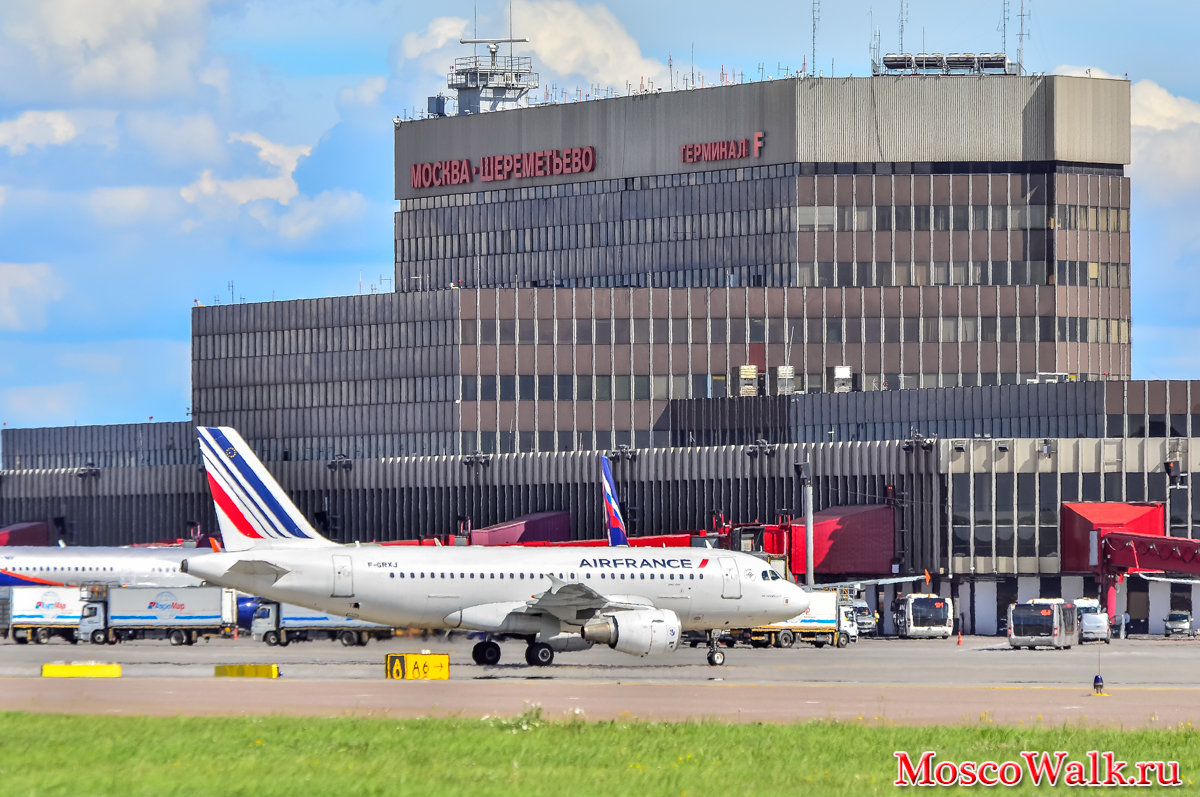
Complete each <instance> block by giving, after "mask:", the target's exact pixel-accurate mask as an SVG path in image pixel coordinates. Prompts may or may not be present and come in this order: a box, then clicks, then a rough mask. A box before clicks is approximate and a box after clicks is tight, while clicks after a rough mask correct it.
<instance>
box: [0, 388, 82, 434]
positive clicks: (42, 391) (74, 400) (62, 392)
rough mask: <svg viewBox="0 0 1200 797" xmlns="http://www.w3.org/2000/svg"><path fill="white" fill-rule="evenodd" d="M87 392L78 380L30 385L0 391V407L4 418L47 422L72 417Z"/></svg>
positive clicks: (62, 420)
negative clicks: (34, 419) (32, 419)
mask: <svg viewBox="0 0 1200 797" xmlns="http://www.w3.org/2000/svg"><path fill="white" fill-rule="evenodd" d="M87 393H88V389H87V386H86V385H84V384H83V383H82V382H70V383H66V384H58V385H30V386H27V387H10V388H7V389H6V390H0V407H2V408H3V410H4V417H6V418H14V419H17V422H18V423H19V422H20V420H21V419H24V418H36V419H37V420H36V421H34V423H40V424H47V425H48V424H49V423H53V422H55V421H57V422H60V423H61V422H65V421H66V420H67V419H68V418H74V416H75V415H76V414H77V412H78V410H79V408H80V407H81V406H82V404H83V397H84V396H86V395H87Z"/></svg>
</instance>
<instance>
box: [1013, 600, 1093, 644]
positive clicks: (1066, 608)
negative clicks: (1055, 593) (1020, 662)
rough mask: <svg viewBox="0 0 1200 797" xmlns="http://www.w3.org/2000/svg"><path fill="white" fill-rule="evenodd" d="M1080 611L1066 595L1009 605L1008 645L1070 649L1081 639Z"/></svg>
mask: <svg viewBox="0 0 1200 797" xmlns="http://www.w3.org/2000/svg"><path fill="white" fill-rule="evenodd" d="M1078 620H1079V610H1078V609H1077V608H1076V606H1075V604H1073V603H1071V602H1070V601H1065V600H1063V599H1062V598H1042V599H1035V600H1029V601H1025V602H1024V603H1014V604H1012V605H1011V606H1009V607H1008V644H1010V645H1012V646H1013V647H1014V648H1031V649H1032V648H1038V647H1043V648H1070V647H1071V646H1072V645H1074V644H1075V643H1077V642H1078V641H1079V622H1078Z"/></svg>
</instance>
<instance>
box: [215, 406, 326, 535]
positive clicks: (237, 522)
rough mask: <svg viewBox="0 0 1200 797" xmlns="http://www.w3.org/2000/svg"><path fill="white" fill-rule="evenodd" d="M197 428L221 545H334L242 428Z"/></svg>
mask: <svg viewBox="0 0 1200 797" xmlns="http://www.w3.org/2000/svg"><path fill="white" fill-rule="evenodd" d="M196 431H197V433H198V434H199V437H200V452H201V453H202V454H203V455H204V469H205V471H206V472H207V474H208V486H209V488H210V489H211V490H212V496H213V502H214V503H215V504H216V510H217V521H218V522H219V524H220V526H221V541H222V543H223V546H224V548H225V550H227V551H248V550H251V549H254V548H295V547H306V548H314V547H325V546H333V545H336V543H333V542H330V541H329V540H327V539H325V538H324V537H322V536H321V535H320V534H319V533H317V531H316V530H315V529H314V528H313V527H312V525H310V524H309V522H308V520H306V519H305V517H304V515H303V514H302V513H301V512H300V510H299V509H297V508H296V505H295V504H293V503H292V501H291V499H289V498H288V497H287V493H285V492H284V491H283V488H281V487H280V486H279V483H278V482H276V481H275V479H274V477H272V476H271V474H270V473H269V472H268V471H267V469H266V468H265V467H264V466H263V464H262V462H261V461H260V460H259V458H258V457H257V456H256V455H255V453H254V450H253V449H252V448H250V445H249V444H248V443H247V442H246V441H245V440H243V439H242V436H241V435H240V434H238V433H237V432H236V431H235V430H233V429H231V428H229V427H224V426H201V427H197V429H196Z"/></svg>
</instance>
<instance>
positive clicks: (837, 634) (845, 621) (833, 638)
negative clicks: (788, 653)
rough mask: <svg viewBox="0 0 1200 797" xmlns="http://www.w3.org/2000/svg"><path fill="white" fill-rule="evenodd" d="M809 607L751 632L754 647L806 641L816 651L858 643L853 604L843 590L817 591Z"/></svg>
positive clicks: (783, 646)
mask: <svg viewBox="0 0 1200 797" xmlns="http://www.w3.org/2000/svg"><path fill="white" fill-rule="evenodd" d="M808 599H809V603H808V608H807V609H805V610H804V613H803V614H800V615H797V616H796V617H793V618H792V619H790V620H784V621H783V622H780V623H771V624H770V625H763V626H758V627H757V628H752V629H750V644H751V645H753V646H754V647H763V648H765V647H769V646H774V647H777V648H790V647H791V646H792V645H793V644H794V643H796V642H807V643H808V644H810V645H812V646H813V647H815V648H823V647H825V646H826V645H832V646H834V647H839V648H844V647H846V646H847V645H849V644H851V643H853V642H857V641H858V620H857V619H856V618H855V615H854V601H853V599H852V598H851V597H850V596H849V593H848V592H847V591H845V590H840V589H814V590H812V591H811V592H809V593H808Z"/></svg>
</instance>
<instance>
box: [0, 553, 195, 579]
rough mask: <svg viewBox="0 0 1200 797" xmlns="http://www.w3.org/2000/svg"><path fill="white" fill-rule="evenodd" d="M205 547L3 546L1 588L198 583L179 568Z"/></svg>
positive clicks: (0, 574)
mask: <svg viewBox="0 0 1200 797" xmlns="http://www.w3.org/2000/svg"><path fill="white" fill-rule="evenodd" d="M209 553H211V552H210V551H208V550H206V549H204V548H167V547H162V548H102V547H95V548H82V547H81V548H70V547H68V548H58V547H55V548H50V547H35V546H19V547H18V546H14V547H12V548H0V586H3V587H21V586H38V585H43V584H44V585H47V586H75V585H78V584H108V585H111V586H131V587H133V586H144V587H193V586H196V585H198V584H199V583H200V579H197V578H195V577H194V576H189V575H187V574H186V573H181V572H179V563H180V562H181V561H183V560H184V559H189V558H190V559H193V560H195V559H199V558H201V557H202V556H205V555H208V554H209Z"/></svg>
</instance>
